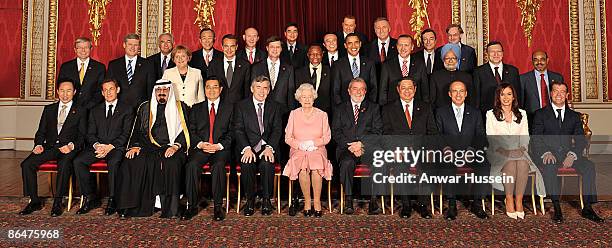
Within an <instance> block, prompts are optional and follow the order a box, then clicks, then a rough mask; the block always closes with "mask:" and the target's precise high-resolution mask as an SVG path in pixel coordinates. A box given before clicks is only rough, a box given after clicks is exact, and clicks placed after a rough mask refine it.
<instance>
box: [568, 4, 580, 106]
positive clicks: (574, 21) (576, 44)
mask: <svg viewBox="0 0 612 248" xmlns="http://www.w3.org/2000/svg"><path fill="white" fill-rule="evenodd" d="M578 2H579V0H570V1H569V19H570V61H571V74H572V76H571V83H572V102H581V101H582V97H581V92H580V16H579V15H578Z"/></svg>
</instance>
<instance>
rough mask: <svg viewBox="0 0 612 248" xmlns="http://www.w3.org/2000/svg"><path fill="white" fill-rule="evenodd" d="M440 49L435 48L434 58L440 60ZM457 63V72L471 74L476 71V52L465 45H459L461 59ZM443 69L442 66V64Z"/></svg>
mask: <svg viewBox="0 0 612 248" xmlns="http://www.w3.org/2000/svg"><path fill="white" fill-rule="evenodd" d="M441 53H442V47H438V48H436V57H438V58H440V59H442V54H441ZM458 62H459V70H460V71H464V72H467V73H469V74H472V73H473V72H474V70H475V69H476V65H477V63H478V58H477V57H476V50H475V49H474V48H473V47H471V46H468V45H466V44H463V43H461V59H460V61H458ZM442 68H444V64H442Z"/></svg>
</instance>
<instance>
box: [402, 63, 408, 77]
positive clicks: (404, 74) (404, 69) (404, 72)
mask: <svg viewBox="0 0 612 248" xmlns="http://www.w3.org/2000/svg"><path fill="white" fill-rule="evenodd" d="M407 76H408V60H404V62H402V77H407Z"/></svg>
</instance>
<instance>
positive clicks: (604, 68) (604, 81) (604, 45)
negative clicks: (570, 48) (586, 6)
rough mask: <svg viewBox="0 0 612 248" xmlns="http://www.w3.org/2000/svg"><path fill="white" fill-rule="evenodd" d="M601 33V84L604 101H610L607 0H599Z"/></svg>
mask: <svg viewBox="0 0 612 248" xmlns="http://www.w3.org/2000/svg"><path fill="white" fill-rule="evenodd" d="M599 18H600V23H601V24H600V25H601V27H600V30H601V31H600V32H601V33H600V35H601V85H602V86H603V94H602V95H603V101H604V102H608V98H609V96H608V52H607V50H608V38H607V34H606V0H600V1H599Z"/></svg>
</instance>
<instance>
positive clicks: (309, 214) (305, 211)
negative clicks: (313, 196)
mask: <svg viewBox="0 0 612 248" xmlns="http://www.w3.org/2000/svg"><path fill="white" fill-rule="evenodd" d="M313 213H314V211H313V210H312V209H308V210H304V211H303V212H302V214H304V217H310V216H312V214H313Z"/></svg>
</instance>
